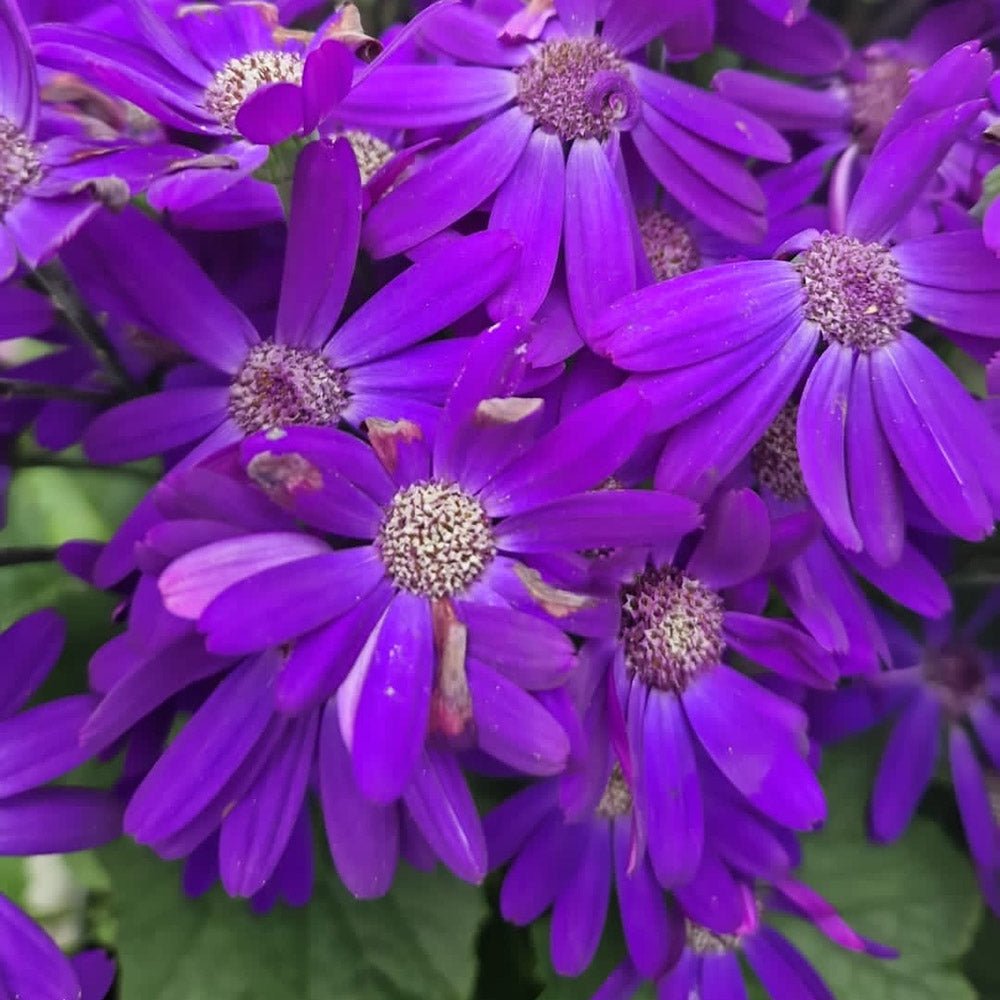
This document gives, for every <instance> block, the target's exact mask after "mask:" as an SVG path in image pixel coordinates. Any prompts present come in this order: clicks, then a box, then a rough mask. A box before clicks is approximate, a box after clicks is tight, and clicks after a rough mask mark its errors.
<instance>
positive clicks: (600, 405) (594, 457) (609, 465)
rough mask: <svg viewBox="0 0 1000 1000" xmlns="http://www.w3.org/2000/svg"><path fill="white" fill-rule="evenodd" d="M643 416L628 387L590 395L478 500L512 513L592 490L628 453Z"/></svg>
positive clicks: (494, 511) (494, 512)
mask: <svg viewBox="0 0 1000 1000" xmlns="http://www.w3.org/2000/svg"><path fill="white" fill-rule="evenodd" d="M647 418H648V410H647V408H646V406H645V403H644V401H643V399H642V397H641V396H640V395H639V393H638V392H637V391H636V390H635V389H634V388H633V387H631V386H627V385H626V386H622V387H621V388H620V389H613V390H612V391H611V392H606V393H603V394H602V395H600V396H596V397H594V398H593V399H592V400H590V401H589V402H587V403H584V404H583V405H582V406H579V407H577V409H575V410H574V411H573V412H572V413H570V414H569V416H567V417H566V418H565V419H564V420H563V421H562V422H561V423H560V424H558V425H557V426H556V427H555V428H554V429H553V430H551V431H549V432H548V434H546V435H544V436H543V437H542V438H540V439H539V440H538V442H537V443H536V444H535V446H534V447H533V448H531V450H530V451H528V452H527V453H526V454H525V455H523V456H522V457H521V458H518V459H515V461H513V462H512V463H511V464H510V465H508V466H507V467H506V468H505V469H503V470H502V471H501V472H500V473H499V475H497V476H496V478H494V479H493V481H492V482H491V483H489V484H488V485H487V486H486V487H485V489H484V490H483V491H482V492H481V493H480V497H481V499H482V501H483V503H484V505H485V507H486V510H487V512H488V513H489V514H490V516H492V517H500V516H503V515H505V514H516V513H520V512H521V511H524V510H529V509H530V508H532V507H536V506H540V505H541V504H544V503H548V502H550V501H552V500H556V499H558V498H559V497H563V496H566V495H567V494H569V493H577V492H580V491H582V490H587V489H591V488H592V487H594V486H596V485H597V484H598V483H600V482H601V481H602V480H604V479H606V478H607V477H608V476H610V475H611V474H612V473H613V472H616V471H617V469H618V467H619V466H620V465H621V464H622V462H624V461H625V459H626V458H628V457H629V456H630V455H631V454H632V452H633V451H634V449H635V447H636V445H637V444H638V443H639V441H640V440H642V437H643V434H644V432H645V429H646V420H647Z"/></svg>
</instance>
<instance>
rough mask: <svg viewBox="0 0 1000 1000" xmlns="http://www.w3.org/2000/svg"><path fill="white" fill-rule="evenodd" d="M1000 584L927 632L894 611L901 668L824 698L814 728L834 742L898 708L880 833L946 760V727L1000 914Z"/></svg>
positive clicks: (879, 835) (888, 834)
mask: <svg viewBox="0 0 1000 1000" xmlns="http://www.w3.org/2000/svg"><path fill="white" fill-rule="evenodd" d="M998 608H1000V589H995V590H993V591H991V592H990V593H989V594H987V596H986V597H985V598H983V600H982V601H981V603H980V604H979V606H978V607H977V608H976V610H975V611H974V612H973V614H972V615H971V616H970V617H969V619H968V620H967V621H965V622H964V623H963V624H961V625H959V624H958V623H957V622H956V621H955V620H954V619H953V618H947V619H942V620H939V621H924V622H923V628H922V632H923V635H922V637H921V638H920V639H918V638H917V637H915V636H914V635H912V634H911V633H910V632H908V631H907V630H906V629H904V628H903V627H902V626H901V625H900V624H899V623H898V622H896V621H894V620H891V619H889V618H888V616H886V617H885V619H884V621H883V628H884V629H885V630H886V632H887V634H888V636H889V639H890V644H891V653H892V662H891V669H890V670H888V671H887V672H886V673H884V674H881V675H879V676H876V677H872V678H867V679H866V680H865V681H864V682H863V683H860V684H858V685H855V686H853V687H850V688H846V689H844V690H842V691H838V692H837V693H836V694H834V695H830V696H828V697H826V698H817V699H816V702H815V707H814V711H813V720H814V731H815V733H816V736H817V738H819V739H821V740H824V741H831V740H837V739H841V738H843V737H844V736H847V735H850V734H852V733H856V732H859V731H861V730H863V729H867V728H868V727H870V726H871V725H873V724H874V723H875V722H878V721H880V720H881V719H884V718H885V717H886V716H890V715H891V716H892V718H893V719H894V722H893V728H892V732H891V734H890V736H889V741H888V743H887V744H886V747H885V752H884V754H883V756H882V761H881V764H880V765H879V769H878V773H877V775H876V777H875V785H874V787H873V789H872V799H871V813H870V824H871V832H872V836H873V837H874V838H875V839H876V840H879V841H883V842H888V841H892V840H895V839H896V838H897V837H899V836H901V835H902V834H903V833H904V832H905V830H906V828H907V826H909V823H910V820H911V819H912V818H913V814H914V812H915V811H916V808H917V804H918V803H919V801H920V799H921V797H922V796H923V793H924V791H925V790H926V789H927V786H928V784H929V783H930V781H931V779H932V777H933V775H934V769H935V766H936V764H937V760H938V755H939V750H940V745H941V732H942V729H944V731H945V733H946V735H947V746H948V757H949V763H950V765H951V775H952V782H953V784H954V788H955V797H956V799H957V801H958V810H959V814H960V816H961V819H962V826H963V828H964V830H965V837H966V840H967V841H968V844H969V850H970V852H971V854H972V859H973V861H974V862H975V866H976V871H977V873H978V875H979V879H980V883H981V885H982V887H983V894H984V896H985V898H986V900H987V902H988V903H989V904H990V906H991V907H992V908H993V909H994V911H995V912H997V913H1000V821H998V820H997V818H996V816H995V814H994V811H993V808H992V806H991V801H992V800H991V797H990V786H989V784H988V776H989V775H991V774H995V772H996V770H998V769H1000V711H998V709H997V699H998V698H1000V659H998V658H997V656H996V653H995V652H994V651H992V650H991V649H990V648H989V647H988V646H987V645H986V644H985V643H983V642H981V641H980V640H981V638H982V633H983V632H984V631H985V630H986V629H987V628H988V627H990V626H991V625H993V624H995V622H996V619H997V609H998Z"/></svg>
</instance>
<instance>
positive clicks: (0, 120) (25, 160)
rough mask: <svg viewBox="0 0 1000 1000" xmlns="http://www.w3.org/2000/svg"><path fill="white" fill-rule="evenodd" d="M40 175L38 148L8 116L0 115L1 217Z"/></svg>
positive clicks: (40, 164)
mask: <svg viewBox="0 0 1000 1000" xmlns="http://www.w3.org/2000/svg"><path fill="white" fill-rule="evenodd" d="M41 176H42V162H41V157H40V156H39V154H38V148H37V147H36V146H35V144H34V143H33V142H32V141H31V140H30V139H29V138H28V137H27V136H26V135H25V134H24V133H23V132H22V131H21V129H19V128H18V127H17V126H16V125H15V124H14V123H13V122H12V121H11V120H10V119H9V118H4V117H3V115H0V219H2V218H3V217H4V215H6V214H7V211H8V209H10V208H13V207H14V205H16V204H17V202H18V201H19V200H20V198H21V195H22V193H23V192H24V189H25V188H27V187H30V186H31V185H32V184H35V183H37V182H38V181H39V180H40V179H41Z"/></svg>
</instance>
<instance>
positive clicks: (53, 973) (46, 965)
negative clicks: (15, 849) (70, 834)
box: [0, 5, 91, 1000]
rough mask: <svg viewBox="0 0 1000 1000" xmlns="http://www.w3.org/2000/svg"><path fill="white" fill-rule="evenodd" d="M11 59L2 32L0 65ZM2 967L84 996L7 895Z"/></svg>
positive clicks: (44, 998)
mask: <svg viewBox="0 0 1000 1000" xmlns="http://www.w3.org/2000/svg"><path fill="white" fill-rule="evenodd" d="M11 6H13V5H11ZM14 10H15V11H16V10H17V7H14ZM5 16H8V15H6V14H4V13H3V9H2V8H0V17H5ZM7 58H8V56H7V53H6V52H4V46H3V34H2V32H0V66H2V65H3V60H6V59H7ZM32 79H34V74H33V73H32ZM0 82H5V81H0ZM0 968H2V969H3V991H4V995H5V996H6V997H11V998H19V997H24V998H27V997H32V1000H75V998H77V997H79V996H80V986H79V983H78V982H77V978H76V976H75V975H74V973H73V968H72V966H71V965H70V961H69V959H68V958H67V957H66V956H65V955H64V954H63V953H62V952H61V951H60V950H59V947H58V945H56V943H55V941H53V940H52V938H50V937H49V935H48V934H46V933H45V931H43V930H42V928H41V927H39V926H38V924H36V923H35V922H34V920H32V919H31V918H30V917H28V916H27V915H26V914H24V913H22V912H21V910H19V909H18V908H17V907H16V906H15V905H14V904H13V903H12V902H11V901H10V900H9V899H7V897H6V896H0ZM86 1000H91V998H86Z"/></svg>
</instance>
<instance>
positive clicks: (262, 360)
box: [75, 140, 517, 462]
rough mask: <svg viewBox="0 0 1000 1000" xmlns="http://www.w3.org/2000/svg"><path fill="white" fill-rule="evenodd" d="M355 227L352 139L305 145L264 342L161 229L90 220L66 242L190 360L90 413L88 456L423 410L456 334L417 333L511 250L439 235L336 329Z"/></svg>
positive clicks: (450, 367)
mask: <svg viewBox="0 0 1000 1000" xmlns="http://www.w3.org/2000/svg"><path fill="white" fill-rule="evenodd" d="M360 224H361V185H360V179H359V176H358V168H357V164H356V162H355V158H354V155H353V153H352V151H351V148H350V146H349V144H348V143H347V142H346V141H345V140H339V141H338V142H337V143H335V144H334V145H332V146H331V145H329V144H327V143H326V142H325V141H320V142H315V143H312V144H310V145H309V146H308V147H307V148H306V149H305V150H303V152H302V154H301V156H300V158H299V162H298V165H297V167H296V174H295V182H294V186H293V194H292V215H291V222H290V228H289V239H288V246H287V249H286V252H285V267H284V274H283V278H282V283H281V295H280V301H279V305H278V316H277V323H276V326H275V331H274V335H273V337H262V336H261V335H260V333H258V331H257V330H256V329H255V327H254V326H253V325H252V324H251V322H250V320H249V319H247V317H246V316H245V315H244V314H243V313H242V312H241V311H240V310H239V309H237V308H236V307H235V306H234V305H232V303H230V302H229V301H228V300H227V299H226V298H224V297H223V296H222V295H221V294H220V293H219V291H218V290H217V289H216V288H215V287H214V285H212V283H211V282H210V281H209V280H208V278H207V277H206V276H205V275H204V273H203V272H202V271H201V270H200V269H199V267H198V266H197V264H195V262H194V261H193V260H192V259H191V258H190V257H189V256H188V255H187V253H186V252H185V251H184V250H183V249H182V248H181V247H180V246H179V245H178V244H177V243H176V242H175V241H174V240H173V239H172V238H171V237H170V236H168V235H167V234H165V233H164V232H163V230H162V229H161V227H159V226H158V225H156V224H155V223H153V222H151V221H150V220H149V219H148V218H146V217H145V216H143V215H142V214H141V213H139V212H125V213H122V214H121V215H119V216H111V215H106V216H102V217H101V218H99V219H97V220H95V221H94V223H93V224H92V225H91V226H90V227H88V229H87V230H86V232H84V233H83V234H81V236H80V241H81V242H80V244H78V245H77V247H76V248H75V252H76V253H80V254H87V255H89V257H90V259H91V260H100V261H102V262H103V266H104V268H105V269H106V272H107V273H106V288H107V289H109V290H111V291H112V292H113V293H114V294H115V296H117V298H118V300H119V301H120V302H122V303H123V304H124V306H125V307H127V310H128V313H129V319H130V321H131V322H133V323H138V324H139V325H141V326H142V327H143V328H144V329H146V330H148V331H149V332H151V333H153V334H156V335H158V336H160V337H162V338H163V339H164V340H165V341H167V342H169V343H173V344H176V345H177V346H178V347H180V348H181V349H182V350H184V351H186V352H187V353H188V354H190V355H191V356H192V357H193V358H195V359H197V361H198V362H200V363H195V364H191V365H185V366H182V367H181V368H179V369H177V370H176V371H175V372H174V373H172V374H171V375H170V376H168V378H167V380H166V383H165V385H164V388H163V389H161V390H160V391H159V392H156V393H153V394H152V395H148V396H143V397H140V398H138V399H134V400H130V401H129V402H127V403H124V404H122V405H120V406H118V407H115V408H114V409H112V410H109V411H107V412H106V413H104V414H102V415H101V416H100V417H99V418H98V419H97V420H95V421H94V423H93V424H92V425H91V427H90V428H89V430H88V431H87V434H86V437H85V446H86V448H87V451H88V454H89V455H90V456H91V457H92V458H94V459H95V460H97V461H100V462H122V461H128V460H130V459H133V458H138V457H142V456H146V455H155V454H162V453H163V452H166V451H169V450H172V449H176V448H179V447H186V446H189V445H190V444H191V443H192V442H198V441H201V442H202V444H201V446H200V449H199V454H202V455H205V454H210V453H211V451H213V450H216V449H218V448H221V447H223V446H224V445H226V444H229V443H232V442H234V441H237V440H239V439H240V438H241V437H243V436H244V435H246V434H252V433H254V432H255V431H258V430H261V429H263V428H271V427H287V426H291V425H294V424H312V425H337V424H338V423H340V422H341V421H344V422H346V423H349V424H353V425H357V424H359V423H360V422H361V421H362V420H364V419H365V418H366V417H369V416H374V415H378V416H382V417H384V418H386V419H390V420H391V419H399V418H403V417H405V418H408V419H414V420H419V421H422V422H425V421H427V420H432V419H433V415H434V413H435V412H436V410H435V407H434V404H440V403H441V402H442V401H443V399H444V396H445V394H446V392H447V389H448V387H449V386H450V384H451V382H452V379H453V377H454V374H455V372H456V371H457V369H458V366H459V363H460V361H461V359H462V357H463V355H464V353H465V350H466V349H467V341H466V340H463V339H455V340H445V341H437V342H434V343H429V344H422V343H421V342H422V341H425V340H427V339H428V338H429V337H431V336H433V335H434V334H436V333H438V332H439V331H441V330H443V329H445V328H446V327H448V326H449V325H450V324H451V323H452V322H454V321H455V320H456V319H458V318H459V317H461V316H463V315H465V314H466V313H468V312H469V311H470V310H472V309H473V308H475V307H476V306H477V305H478V304H479V303H480V302H482V301H483V300H484V299H485V298H486V297H487V296H488V295H490V294H491V293H493V292H495V291H496V289H497V288H498V287H499V286H500V285H501V284H502V283H503V281H504V280H505V279H506V278H507V276H508V275H509V274H510V273H511V271H512V269H513V266H514V263H515V260H516V257H517V250H516V248H515V246H514V245H513V243H512V240H511V239H510V238H509V237H508V236H507V235H505V234H501V233H487V234H480V235H476V236H470V237H468V238H466V239H464V240H461V241H458V242H455V243H453V244H450V245H449V246H448V247H446V248H444V249H443V250H442V251H441V252H439V253H437V254H434V255H430V256H428V257H427V258H426V259H424V260H422V261H421V262H420V263H418V264H415V265H414V266H413V267H411V268H410V269H409V270H407V271H405V272H404V273H403V274H401V275H400V276H399V277H397V278H395V279H394V280H392V281H391V282H389V284H387V285H386V286H385V287H384V288H383V289H381V290H380V291H379V292H377V293H376V294H375V295H374V296H372V298H371V299H369V300H368V302H366V303H365V304H364V305H362V306H361V307H360V308H359V309H358V310H357V311H356V312H355V313H354V314H353V315H352V316H351V317H350V318H349V319H347V320H346V321H345V322H344V323H343V324H341V325H340V326H339V327H336V324H337V319H338V316H339V315H340V313H341V310H342V308H343V305H344V302H345V299H346V298H347V291H348V288H349V286H350V282H351V278H352V275H353V273H354V266H355V258H356V256H357V251H358V233H359V228H360ZM151 280H152V281H154V282H155V284H154V285H153V286H152V287H151V284H150V282H151ZM331 331H333V333H332V335H331Z"/></svg>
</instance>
